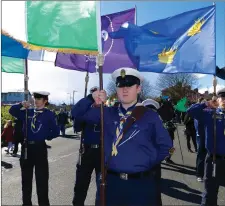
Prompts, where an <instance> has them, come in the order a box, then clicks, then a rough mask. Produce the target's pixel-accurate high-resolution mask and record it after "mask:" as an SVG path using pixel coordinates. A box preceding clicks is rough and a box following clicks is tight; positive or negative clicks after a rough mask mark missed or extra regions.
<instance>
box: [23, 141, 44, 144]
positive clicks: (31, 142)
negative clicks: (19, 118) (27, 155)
mask: <svg viewBox="0 0 225 206" xmlns="http://www.w3.org/2000/svg"><path fill="white" fill-rule="evenodd" d="M27 144H46V143H45V141H27Z"/></svg>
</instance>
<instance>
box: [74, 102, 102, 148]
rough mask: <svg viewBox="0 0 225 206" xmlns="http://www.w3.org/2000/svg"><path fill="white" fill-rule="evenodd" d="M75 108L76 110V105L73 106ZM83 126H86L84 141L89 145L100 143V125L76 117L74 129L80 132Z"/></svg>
mask: <svg viewBox="0 0 225 206" xmlns="http://www.w3.org/2000/svg"><path fill="white" fill-rule="evenodd" d="M73 110H76V105H75V106H74V107H73V109H72V112H73ZM82 126H83V127H84V131H83V132H84V133H83V143H84V144H87V145H91V144H98V145H99V144H100V135H101V133H100V129H101V127H100V125H98V124H88V122H85V123H81V122H79V121H78V120H76V119H75V123H74V129H75V131H76V132H80V131H81V130H82Z"/></svg>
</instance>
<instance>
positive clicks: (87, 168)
mask: <svg viewBox="0 0 225 206" xmlns="http://www.w3.org/2000/svg"><path fill="white" fill-rule="evenodd" d="M97 89H98V88H97V87H93V88H91V89H90V94H92V93H93V92H94V91H96V90H97ZM92 107H98V105H95V104H93V105H92ZM76 109H77V105H75V106H74V108H73V110H76ZM73 110H72V111H73ZM72 113H73V112H72ZM74 127H75V130H76V132H80V131H82V130H83V132H82V133H83V134H82V137H81V138H82V140H81V141H82V145H83V148H82V150H83V152H82V153H81V162H78V164H77V171H76V183H75V187H74V198H73V205H74V206H84V202H85V199H86V197H87V192H88V188H89V184H90V181H91V175H92V172H93V170H95V174H96V177H97V175H98V174H99V173H100V172H101V156H100V125H99V124H91V123H89V122H85V121H83V122H79V121H76V119H75V125H74ZM79 163H80V164H79Z"/></svg>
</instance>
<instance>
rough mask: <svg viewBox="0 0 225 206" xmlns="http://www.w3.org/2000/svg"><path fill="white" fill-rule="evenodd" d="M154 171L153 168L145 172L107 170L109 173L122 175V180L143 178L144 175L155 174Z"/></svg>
mask: <svg viewBox="0 0 225 206" xmlns="http://www.w3.org/2000/svg"><path fill="white" fill-rule="evenodd" d="M153 173H154V171H153V170H148V171H145V172H137V173H132V174H127V173H119V172H115V171H112V170H107V174H111V175H116V176H118V177H120V179H122V180H129V179H141V178H143V177H148V176H151V175H153Z"/></svg>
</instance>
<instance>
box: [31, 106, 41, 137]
mask: <svg viewBox="0 0 225 206" xmlns="http://www.w3.org/2000/svg"><path fill="white" fill-rule="evenodd" d="M43 112H44V109H41V110H36V109H34V116H33V117H32V119H31V130H32V132H33V133H37V132H39V130H40V129H41V125H39V127H38V128H37V129H36V124H35V123H36V121H37V117H38V116H39V115H40V114H41V113H43Z"/></svg>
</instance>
